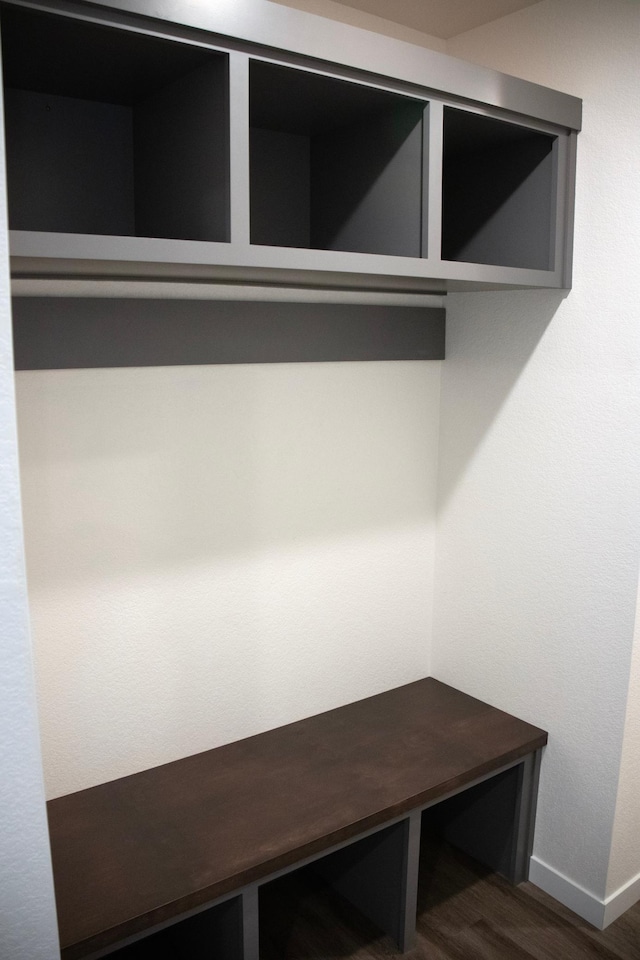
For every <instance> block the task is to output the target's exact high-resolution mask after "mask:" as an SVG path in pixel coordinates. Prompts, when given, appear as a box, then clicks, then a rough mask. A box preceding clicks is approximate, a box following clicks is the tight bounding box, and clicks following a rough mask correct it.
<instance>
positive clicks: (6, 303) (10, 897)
mask: <svg viewBox="0 0 640 960" xmlns="http://www.w3.org/2000/svg"><path fill="white" fill-rule="evenodd" d="M2 129H3V125H2V103H1V93H0V131H1V130H2ZM1 140H2V136H1V134H0V183H4V177H5V171H4V151H3V150H2V149H1V147H2V144H1ZM6 215H7V211H6V202H5V197H4V193H3V192H2V191H0V957H2V960H54V958H55V957H57V956H58V934H57V926H56V915H55V905H54V900H53V883H52V877H51V862H50V855H49V841H48V836H47V822H46V812H45V805H44V786H43V782H42V765H41V762H40V744H39V738H38V717H37V712H36V701H35V691H34V677H33V664H32V659H31V645H30V639H29V623H28V611H27V592H26V583H25V576H24V556H23V545H22V527H21V521H20V488H19V481H18V454H17V446H16V417H15V399H14V390H13V353H12V345H11V308H10V300H9V296H8V293H9V270H8V266H9V264H8V249H7V233H6Z"/></svg>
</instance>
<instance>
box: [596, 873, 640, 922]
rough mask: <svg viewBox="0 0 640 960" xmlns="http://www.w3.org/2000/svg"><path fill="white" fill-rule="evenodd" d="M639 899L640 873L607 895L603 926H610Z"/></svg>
mask: <svg viewBox="0 0 640 960" xmlns="http://www.w3.org/2000/svg"><path fill="white" fill-rule="evenodd" d="M638 900H640V873H639V874H638V875H637V877H634V878H633V879H632V880H629V882H628V883H625V884H624V886H622V887H620V888H619V889H618V890H616V892H615V893H612V894H610V896H608V897H607V899H606V900H605V902H604V924H603V927H608V926H609V924H610V923H613V921H614V920H617V919H618V917H621V916H622V914H623V913H624V912H625V911H626V910H628V909H629V907H632V906H633V905H634V903H637V901H638Z"/></svg>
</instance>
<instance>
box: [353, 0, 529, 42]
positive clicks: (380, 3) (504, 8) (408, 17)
mask: <svg viewBox="0 0 640 960" xmlns="http://www.w3.org/2000/svg"><path fill="white" fill-rule="evenodd" d="M337 2H338V3H340V4H342V6H344V7H353V8H354V9H356V10H363V11H364V12H365V13H370V14H374V15H375V16H377V17H384V19H385V20H392V21H393V22H394V23H401V24H403V26H405V27H412V28H413V29H414V30H420V31H422V32H423V33H429V34H431V36H433V37H440V38H441V39H442V40H448V39H449V37H455V36H456V35H457V34H459V33H464V31H465V30H472V29H473V27H479V26H481V24H483V23H489V21H490V20H497V19H498V17H504V16H506V15H507V14H508V13H515V11H516V10H522V8H523V7H531V6H533V5H534V3H539V2H540V0H337Z"/></svg>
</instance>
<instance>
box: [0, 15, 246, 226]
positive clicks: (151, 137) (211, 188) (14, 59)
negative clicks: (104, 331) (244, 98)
mask: <svg viewBox="0 0 640 960" xmlns="http://www.w3.org/2000/svg"><path fill="white" fill-rule="evenodd" d="M1 15H2V38H3V63H4V83H5V99H6V121H5V123H6V142H7V179H8V194H9V222H10V227H11V228H12V229H16V230H31V231H49V232H54V233H88V234H109V235H115V236H145V237H165V238H170V239H180V240H210V241H228V240H229V133H228V130H229V119H228V58H227V55H226V54H223V53H219V52H217V51H211V50H206V49H203V48H202V47H199V46H195V45H189V44H185V43H179V42H175V41H170V40H165V39H160V38H157V37H150V36H146V35H143V34H139V33H136V32H133V31H122V30H117V29H114V28H111V27H106V26H103V25H98V24H93V23H86V22H82V21H80V20H74V19H70V18H66V17H61V16H59V15H51V14H47V13H42V12H36V11H31V10H23V9H19V8H12V7H10V6H3V7H2V9H1Z"/></svg>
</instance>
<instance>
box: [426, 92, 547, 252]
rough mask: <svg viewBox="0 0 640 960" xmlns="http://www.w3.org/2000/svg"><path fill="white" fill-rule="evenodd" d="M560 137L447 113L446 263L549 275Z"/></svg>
mask: <svg viewBox="0 0 640 960" xmlns="http://www.w3.org/2000/svg"><path fill="white" fill-rule="evenodd" d="M555 140H556V138H555V137H554V136H552V135H551V134H547V133H542V132H539V131H537V130H535V129H531V128H530V127H525V126H522V125H520V124H516V123H510V122H507V121H504V120H496V119H495V118H492V117H487V116H483V115H482V114H477V113H472V112H469V111H465V110H459V109H456V108H452V107H445V108H444V148H443V161H442V168H443V169H442V258H443V260H452V261H458V262H466V263H484V264H492V265H495V266H504V267H524V268H527V269H533V270H551V269H552V268H553V259H554V252H555V251H554V243H553V231H554V225H555V224H554V216H555V209H554V208H555V189H556V169H555V167H556V151H555V149H554V145H555Z"/></svg>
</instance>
